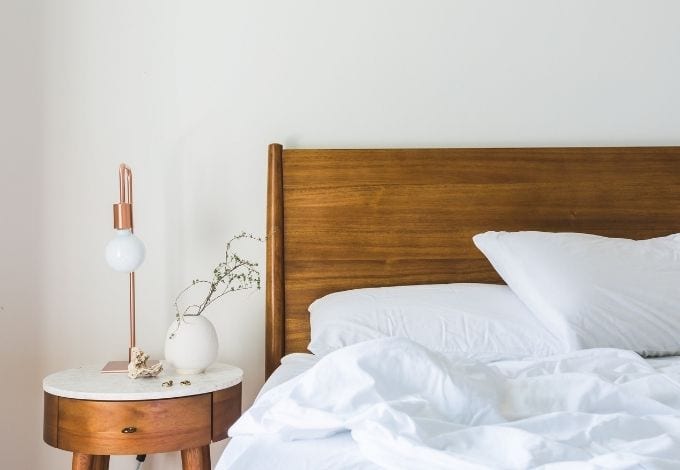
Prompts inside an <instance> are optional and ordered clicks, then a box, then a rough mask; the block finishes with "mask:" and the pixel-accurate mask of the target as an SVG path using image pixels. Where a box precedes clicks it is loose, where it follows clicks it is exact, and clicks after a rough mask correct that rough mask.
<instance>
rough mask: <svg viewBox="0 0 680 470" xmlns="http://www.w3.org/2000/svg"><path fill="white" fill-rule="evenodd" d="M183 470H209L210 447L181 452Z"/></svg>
mask: <svg viewBox="0 0 680 470" xmlns="http://www.w3.org/2000/svg"><path fill="white" fill-rule="evenodd" d="M182 469H183V470H210V446H202V447H194V448H193V449H183V450H182Z"/></svg>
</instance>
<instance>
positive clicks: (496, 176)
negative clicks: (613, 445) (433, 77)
mask: <svg viewBox="0 0 680 470" xmlns="http://www.w3.org/2000/svg"><path fill="white" fill-rule="evenodd" d="M487 230H507V231H514V230H542V231H554V232H583V233H593V234H599V235H605V236H610V237H625V238H635V239H642V238H649V237H655V236H659V235H666V234H669V233H674V232H680V147H642V148H603V147H595V148H507V149H482V148H478V149H365V150H359V149H357V150H324V149H284V148H282V147H281V146H280V145H278V144H272V145H270V146H269V175H268V197H267V235H268V236H267V276H266V279H267V283H266V289H267V292H266V309H267V322H266V326H267V330H266V373H267V376H268V375H270V374H271V373H272V372H273V370H274V369H275V368H276V367H277V366H278V364H279V361H280V359H281V357H282V356H283V355H285V354H289V353H292V352H301V351H305V350H306V348H307V344H308V342H309V314H308V311H307V308H308V306H309V304H310V303H311V302H312V301H313V300H315V299H317V298H319V297H322V296H324V295H326V294H328V293H331V292H336V291H341V290H347V289H353V288H360V287H379V286H390V285H403V284H425V283H450V282H487V283H500V282H502V281H501V279H500V278H499V277H498V275H497V274H496V272H495V271H494V269H493V268H492V266H491V265H490V264H489V263H488V261H487V260H486V258H485V257H484V256H483V255H482V254H481V252H479V251H478V250H477V249H476V248H475V246H474V244H473V243H472V236H473V235H475V234H476V233H480V232H484V231H487Z"/></svg>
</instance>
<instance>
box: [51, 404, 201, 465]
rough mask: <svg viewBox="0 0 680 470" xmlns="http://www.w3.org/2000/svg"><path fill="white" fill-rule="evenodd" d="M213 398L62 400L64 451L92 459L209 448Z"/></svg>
mask: <svg viewBox="0 0 680 470" xmlns="http://www.w3.org/2000/svg"><path fill="white" fill-rule="evenodd" d="M211 407H212V394H210V393H206V394H203V395H195V396H190V397H182V398H169V399H166V400H144V401H90V400H75V399H71V398H61V397H60V398H59V413H58V418H57V419H58V431H57V433H58V436H57V441H58V445H57V447H59V448H60V449H64V450H71V451H75V450H77V451H78V452H82V453H86V454H94V455H111V454H128V455H129V454H152V453H157V452H171V451H175V450H177V449H187V448H192V447H200V446H204V445H208V444H210V440H211V439H210V438H211Z"/></svg>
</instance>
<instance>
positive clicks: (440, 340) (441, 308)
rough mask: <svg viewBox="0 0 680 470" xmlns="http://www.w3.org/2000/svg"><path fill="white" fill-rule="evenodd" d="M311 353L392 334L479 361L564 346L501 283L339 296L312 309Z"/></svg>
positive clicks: (325, 299)
mask: <svg viewBox="0 0 680 470" xmlns="http://www.w3.org/2000/svg"><path fill="white" fill-rule="evenodd" d="M309 311H310V313H311V334H312V341H311V343H310V344H309V350H310V351H311V352H313V353H314V354H318V355H324V354H327V353H329V352H331V351H334V350H336V349H339V348H342V347H344V346H348V345H351V344H355V343H358V342H361V341H367V340H370V339H375V338H383V337H388V336H400V337H405V338H409V339H411V340H413V341H415V342H417V343H420V344H421V345H423V346H425V347H427V348H429V349H432V350H434V351H439V352H442V353H450V354H459V355H465V356H469V357H475V358H476V359H478V360H482V361H492V360H498V359H515V358H522V357H532V356H533V357H539V356H548V355H551V354H556V353H559V352H565V351H566V350H567V347H566V345H565V344H563V343H561V342H560V340H559V339H558V338H557V337H556V336H555V335H553V334H551V333H550V332H548V331H547V330H546V329H545V328H544V327H543V326H542V324H541V322H539V321H538V320H537V319H536V318H535V317H534V315H533V314H532V313H531V312H530V311H529V310H528V309H527V308H526V307H525V306H524V305H523V304H522V303H521V302H520V301H519V300H518V299H517V297H516V296H515V295H514V294H513V293H512V291H511V290H510V289H509V288H508V287H507V286H503V285H494V284H437V285H417V286H398V287H380V288H368V289H356V290H349V291H344V292H336V293H334V294H330V295H327V296H325V297H322V298H321V299H318V300H316V301H314V302H313V303H312V305H310V307H309Z"/></svg>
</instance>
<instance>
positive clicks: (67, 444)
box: [43, 365, 242, 470]
mask: <svg viewBox="0 0 680 470" xmlns="http://www.w3.org/2000/svg"><path fill="white" fill-rule="evenodd" d="M221 366H223V367H216V368H215V369H214V370H213V371H212V372H211V371H210V369H209V370H208V371H207V372H206V374H198V375H194V376H187V377H168V376H164V377H161V378H156V379H137V380H138V381H146V382H134V383H133V382H130V383H129V384H128V385H129V386H128V388H127V389H126V390H125V391H124V392H121V391H118V392H116V393H117V394H118V395H116V396H118V397H119V398H122V399H117V400H97V399H88V398H83V396H92V397H96V396H106V394H105V393H104V392H89V391H87V390H88V388H90V389H100V390H101V388H102V387H101V385H100V384H105V385H106V384H110V385H111V384H116V383H118V384H120V382H121V381H124V380H132V379H127V378H126V377H125V376H124V374H117V376H111V375H106V374H100V375H99V376H97V375H94V374H99V372H98V371H96V370H92V369H85V370H71V371H64V372H62V373H61V374H62V375H61V376H60V375H59V374H60V373H57V374H53V375H52V376H50V377H48V378H46V379H45V382H44V385H43V386H44V388H45V389H46V391H45V393H44V426H43V439H44V441H45V442H46V443H47V444H49V445H51V446H53V447H57V448H59V449H63V450H67V451H71V452H73V461H72V462H73V463H72V468H73V469H78V470H106V469H108V463H109V456H110V455H140V454H151V453H158V452H172V451H181V455H182V465H183V468H184V469H185V470H189V469H190V470H206V469H210V449H209V445H210V443H211V442H215V441H219V440H222V439H224V438H226V437H227V431H228V429H229V427H230V426H231V425H232V424H233V423H234V422H235V421H236V420H237V419H238V417H239V416H240V414H241V377H242V371H240V369H237V368H234V367H231V366H226V365H221ZM78 373H80V374H81V375H82V378H83V380H82V381H83V382H84V383H85V384H86V385H82V386H74V387H72V388H70V389H67V388H66V387H65V385H64V384H68V383H73V382H74V380H75V379H77V374H78ZM210 374H212V377H211V376H210ZM60 378H61V381H60V380H59V379H60ZM170 379H172V380H173V384H174V385H173V386H172V387H167V388H162V382H163V381H166V380H170ZM182 380H189V381H190V382H192V383H195V385H188V386H182V385H181V384H180V382H181V381H182ZM88 383H89V385H87V384H88ZM221 384H228V385H221ZM136 385H137V386H136ZM192 386H194V387H195V388H194V390H193V391H194V392H195V393H196V394H191V392H192V389H191V387H192ZM149 387H153V390H151V391H149ZM83 390H85V391H83ZM118 390H120V386H119V389H118ZM140 390H142V391H140ZM144 390H147V391H144ZM50 392H53V393H50ZM60 394H61V395H60ZM66 395H73V396H76V397H77V398H73V397H69V396H66ZM175 395H181V396H175ZM126 396H129V397H144V396H148V397H150V398H149V399H131V400H126V399H124V398H125V397H126ZM164 396H165V397H164Z"/></svg>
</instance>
